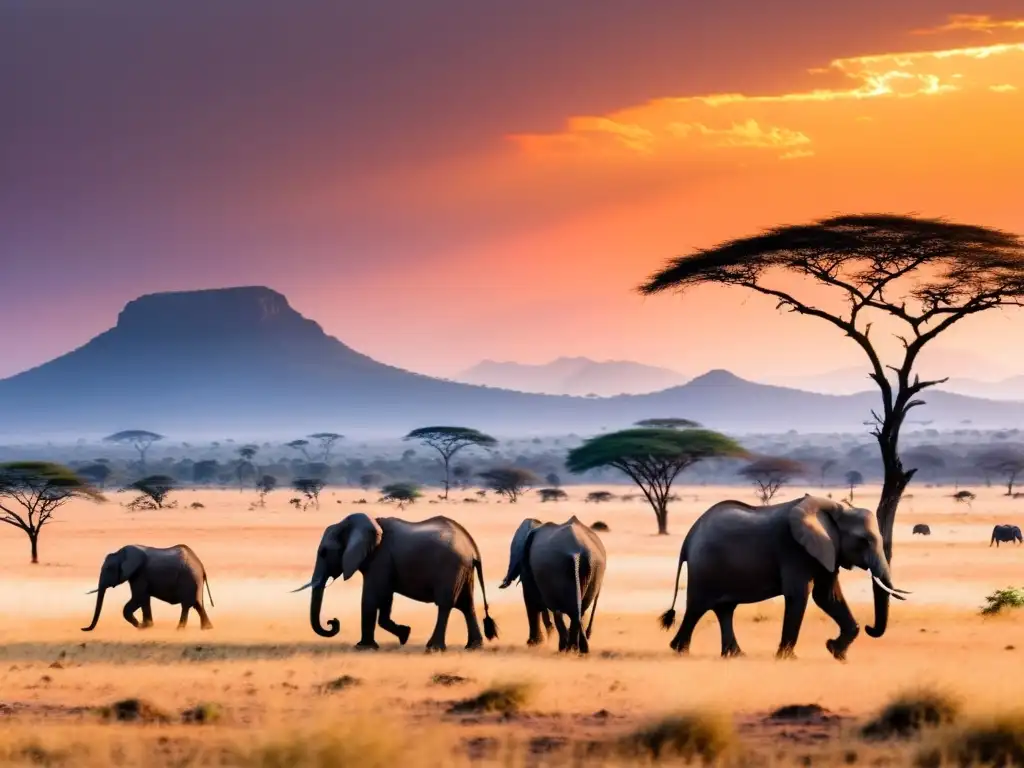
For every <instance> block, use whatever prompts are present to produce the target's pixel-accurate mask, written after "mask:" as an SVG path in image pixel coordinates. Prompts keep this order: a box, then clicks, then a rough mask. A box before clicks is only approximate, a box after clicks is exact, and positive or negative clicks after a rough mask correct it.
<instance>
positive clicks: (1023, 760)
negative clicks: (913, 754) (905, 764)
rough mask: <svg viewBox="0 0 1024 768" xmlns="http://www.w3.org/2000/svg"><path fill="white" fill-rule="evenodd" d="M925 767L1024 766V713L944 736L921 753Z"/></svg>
mask: <svg viewBox="0 0 1024 768" xmlns="http://www.w3.org/2000/svg"><path fill="white" fill-rule="evenodd" d="M917 764H918V765H919V766H922V768H938V766H940V765H943V764H950V765H1024V713H1019V712H1018V713H1013V714H1004V715H1000V716H998V717H996V718H994V719H992V720H990V721H987V722H985V721H977V722H973V723H970V724H967V725H965V726H964V727H962V728H957V729H955V730H953V731H952V732H950V733H948V734H944V735H943V736H941V737H940V738H939V740H938V743H936V744H931V745H928V746H925V747H922V748H921V749H920V751H919V752H918V754H917Z"/></svg>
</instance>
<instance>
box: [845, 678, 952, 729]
mask: <svg viewBox="0 0 1024 768" xmlns="http://www.w3.org/2000/svg"><path fill="white" fill-rule="evenodd" d="M960 710H961V705H960V700H959V699H957V698H956V697H954V696H951V695H950V694H947V693H943V692H941V691H937V690H933V689H929V688H919V689H915V690H910V691H904V692H903V693H900V694H897V696H896V698H894V699H893V700H892V701H890V702H889V703H888V704H886V705H885V706H884V707H883V708H882V710H881V711H880V712H879V713H878V714H877V715H875V717H874V718H873V719H872V720H870V721H869V722H868V723H866V724H865V725H864V727H863V728H862V729H861V735H863V736H864V737H865V738H868V739H892V738H900V739H906V738H909V737H911V736H915V735H917V734H918V733H920V732H921V731H922V730H924V729H925V728H938V727H939V726H943V725H950V724H952V723H954V722H956V720H957V718H958V717H959V716H960Z"/></svg>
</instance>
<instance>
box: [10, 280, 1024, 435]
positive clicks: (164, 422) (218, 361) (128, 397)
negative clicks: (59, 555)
mask: <svg viewBox="0 0 1024 768" xmlns="http://www.w3.org/2000/svg"><path fill="white" fill-rule="evenodd" d="M926 399H927V401H928V405H927V406H924V407H922V408H920V409H918V410H915V412H914V414H915V418H917V419H922V420H923V419H928V420H932V421H933V422H934V425H935V426H937V427H938V426H959V425H960V423H961V422H962V421H963V420H965V419H969V420H971V422H972V423H973V425H974V426H976V427H1000V428H1005V427H1021V426H1024V404H1018V403H1000V402H994V401H988V400H978V399H972V398H968V397H963V396H960V395H955V394H951V393H946V392H931V393H928V395H927V397H926ZM877 405H878V396H877V394H875V393H864V394H858V395H847V396H832V395H824V394H816V393H811V392H805V391H800V390H797V389H790V388H786V387H779V386H768V385H764V384H756V383H754V382H751V381H746V380H744V379H741V378H739V377H737V376H734V375H733V374H731V373H729V372H728V371H711V372H708V373H706V374H704V375H703V376H698V377H697V378H695V379H693V380H692V381H690V382H687V383H686V384H683V385H681V386H677V387H671V388H669V389H665V390H663V391H660V392H655V393H652V394H645V395H628V396H617V397H609V398H584V397H569V396H554V395H538V394H529V393H522V392H511V391H508V390H503V389H493V388H488V387H482V386H473V385H468V384H460V383H455V382H450V381H443V380H440V379H435V378H431V377H428V376H423V375H420V374H416V373H412V372H409V371H405V370H402V369H400V368H395V367H392V366H388V365H384V364H382V363H379V362H377V361H376V360H373V359H372V358H370V357H367V356H366V355H364V354H361V353H359V352H357V351H355V350H353V349H351V348H350V347H347V346H346V345H345V344H343V343H342V342H340V341H338V340H337V339H335V338H333V337H331V336H328V335H327V334H326V333H324V331H323V329H322V328H321V327H320V326H319V325H317V324H316V323H315V322H313V321H312V320H309V319H307V318H305V317H303V316H302V315H300V314H299V313H298V312H296V311H295V310H294V309H292V307H291V306H290V305H289V304H288V301H287V299H286V298H285V297H284V296H282V295H281V294H280V293H277V292H276V291H273V290H270V289H269V288H263V287H243V288H226V289H218V290H206V291H187V292H180V293H159V294H151V295H148V296H143V297H141V298H139V299H136V300H134V301H131V302H129V303H128V305H127V306H125V308H124V309H123V310H122V312H121V313H120V315H119V316H118V318H117V324H116V325H115V326H114V327H113V328H111V329H110V330H108V331H106V332H104V333H101V334H100V335H99V336H97V337H95V338H94V339H92V340H91V341H89V342H88V343H86V344H85V345H83V346H82V347H80V348H78V349H76V350H74V351H72V352H69V353H67V354H65V355H62V356H61V357H58V358H56V359H55V360H52V361H50V362H48V363H45V364H43V365H41V366H39V367H37V368H33V369H31V370H28V371H25V372H24V373H21V374H18V375H16V376H12V377H10V378H8V379H4V380H0V439H2V440H7V441H10V440H13V439H21V440H24V439H29V440H32V441H41V440H48V439H53V440H59V439H67V438H71V439H74V438H78V437H98V436H102V435H106V434H110V433H112V432H116V431H118V430H122V429H151V430H155V431H158V432H162V433H166V434H168V435H174V436H178V437H180V438H181V439H194V438H197V437H206V438H210V439H224V438H227V437H238V438H244V439H255V438H258V437H266V438H273V437H285V436H292V435H302V434H308V433H309V432H312V431H317V430H324V429H329V430H334V431H339V432H343V433H346V434H349V435H354V434H357V433H362V434H365V435H369V434H374V435H381V436H395V435H401V434H404V433H405V432H407V431H408V430H410V429H412V428H414V427H417V426H424V425H427V424H438V423H441V424H465V425H469V426H473V427H477V428H479V429H484V430H487V431H490V432H493V433H497V434H498V435H509V436H511V435H531V434H532V435H551V434H564V433H567V432H576V433H578V434H581V435H585V434H592V433H594V432H597V431H599V430H601V429H604V428H607V429H616V428H619V427H622V426H626V425H629V424H631V423H633V422H635V421H637V420H639V419H642V418H648V417H653V416H681V417H686V418H691V419H695V420H697V421H699V422H701V423H703V424H705V425H706V426H708V427H711V428H714V429H720V430H723V431H727V432H733V433H742V432H751V431H762V432H781V431H787V430H790V429H796V430H799V431H805V432H811V431H813V432H831V431H850V430H855V431H858V432H863V431H864V430H865V429H866V428H865V427H864V426H863V423H862V422H863V421H864V420H865V419H866V418H867V416H868V414H869V413H870V409H871V408H874V407H877Z"/></svg>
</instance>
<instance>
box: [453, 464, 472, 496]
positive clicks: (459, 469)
mask: <svg viewBox="0 0 1024 768" xmlns="http://www.w3.org/2000/svg"><path fill="white" fill-rule="evenodd" d="M452 479H454V480H455V482H456V484H457V485H458V486H459V487H460V488H461V489H462V490H466V489H467V488H469V483H470V481H471V480H472V479H473V470H472V469H471V468H470V467H469V466H468V465H467V464H456V465H455V466H454V467H452Z"/></svg>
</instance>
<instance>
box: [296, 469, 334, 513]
mask: <svg viewBox="0 0 1024 768" xmlns="http://www.w3.org/2000/svg"><path fill="white" fill-rule="evenodd" d="M325 485H326V483H325V482H324V481H323V480H321V479H320V478H319V477H297V478H295V479H294V480H293V481H292V488H294V489H295V490H296V491H298V492H299V493H301V494H302V495H303V496H305V497H306V504H305V506H307V507H308V506H309V505H310V504H313V505H315V506H316V508H317V509H320V491H322V490H323V489H324V486H325Z"/></svg>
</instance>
